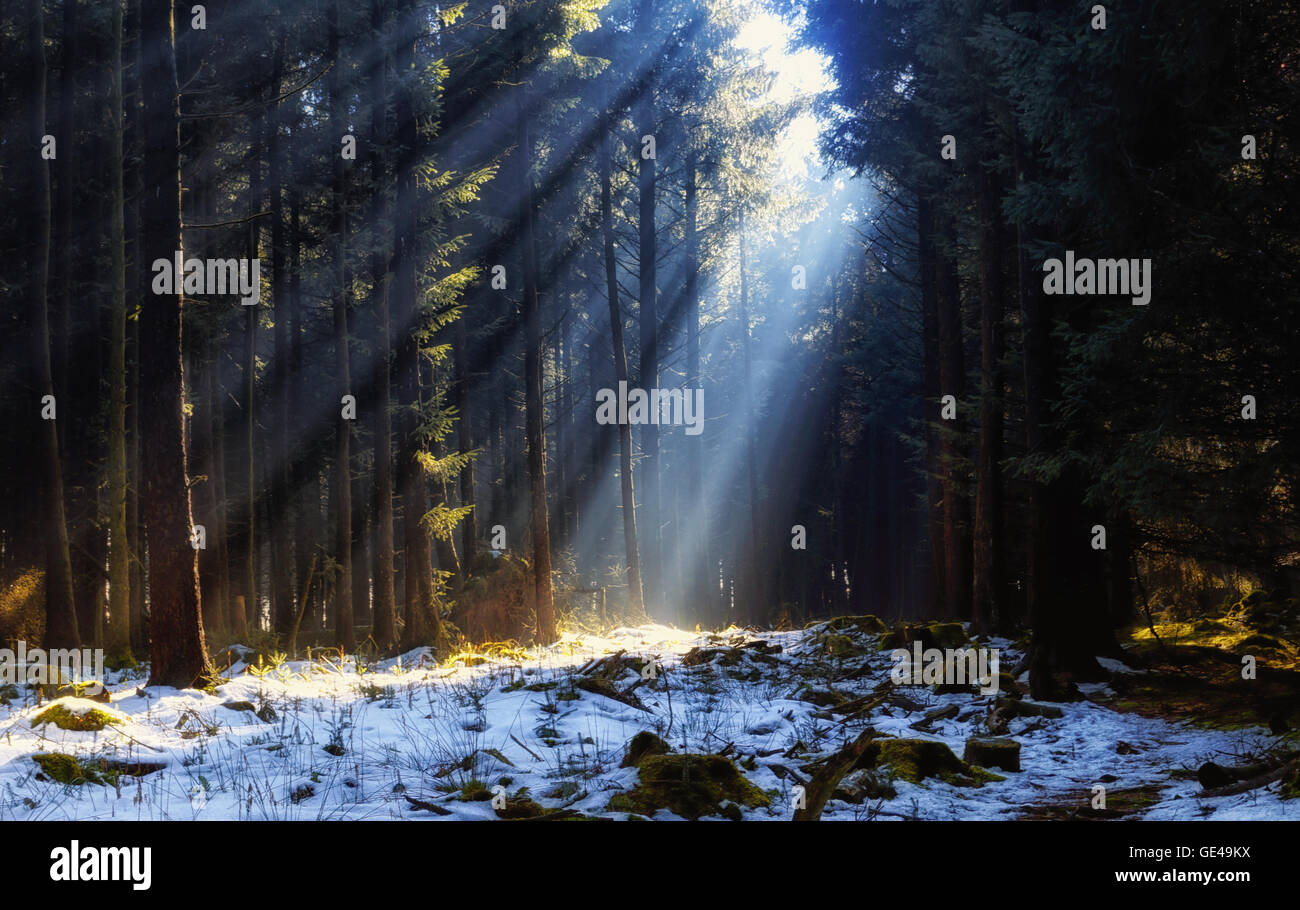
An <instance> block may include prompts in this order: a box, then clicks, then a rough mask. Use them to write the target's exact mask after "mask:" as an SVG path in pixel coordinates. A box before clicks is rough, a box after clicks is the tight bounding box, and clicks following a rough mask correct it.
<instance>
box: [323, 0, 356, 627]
mask: <svg viewBox="0 0 1300 910" xmlns="http://www.w3.org/2000/svg"><path fill="white" fill-rule="evenodd" d="M329 58H330V61H331V63H332V64H333V65H332V66H331V67H330V75H329V124H330V126H331V128H332V129H333V131H334V133H335V137H332V138H334V139H335V143H337V142H338V141H340V140H341V139H342V137H343V133H344V131H345V129H346V120H347V118H346V116H345V111H346V102H345V100H344V98H343V79H342V69H343V65H342V61H341V59H340V55H339V4H338V0H334V2H333V3H331V4H330V8H329ZM335 143H330V144H331V145H334V144H335ZM333 155H334V186H333V189H332V192H331V196H332V202H333V212H332V216H331V225H330V238H331V251H330V253H331V256H330V258H331V260H332V262H333V266H334V274H333V278H334V306H333V310H334V379H335V382H336V383H337V385H336V386H335V388H336V393H337V394H336V396H335V397H336V399H337V404H336V407H337V408H338V409H339V410H338V413H339V415H340V416H339V418H338V420H337V423H336V426H335V442H334V520H335V527H334V547H335V553H337V556H336V557H335V558H336V559H337V560H338V564H339V574H338V578H337V579H336V581H335V585H334V634H335V637H336V641H337V643H338V644H339V646H340V647H342V648H343V649H344V650H345V651H352V650H355V648H356V633H355V631H354V629H353V617H352V465H351V438H352V422H351V420H349V419H347V418H344V417H343V416H342V413H343V398H344V396H347V395H351V393H352V373H351V366H350V362H349V358H348V292H347V238H346V236H345V234H346V232H347V219H346V215H345V211H344V192H345V186H344V173H343V155H342V154H341V153H340V151H339V149H338V148H335V149H334V151H333Z"/></svg>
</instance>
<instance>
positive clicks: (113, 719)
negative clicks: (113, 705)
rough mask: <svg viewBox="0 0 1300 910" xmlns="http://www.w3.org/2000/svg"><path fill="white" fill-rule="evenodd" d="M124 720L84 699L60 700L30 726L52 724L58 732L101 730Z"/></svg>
mask: <svg viewBox="0 0 1300 910" xmlns="http://www.w3.org/2000/svg"><path fill="white" fill-rule="evenodd" d="M125 722H126V718H125V717H123V716H121V715H120V714H117V713H115V712H112V711H105V710H103V709H102V708H100V707H98V706H97V705H96V704H95V703H94V702H92V701H90V700H89V699H85V698H60V699H59V700H58V701H56V702H54V703H53V704H51V705H50V706H49V707H48V708H46V709H45V710H44V711H42V712H40V713H39V714H37V715H36V716H35V717H33V718H32V726H33V727H39V726H41V725H43V724H54V726H56V727H58V728H59V729H60V730H80V731H87V730H92V731H93V730H102V729H104V728H105V727H108V726H111V725H113V724H120V723H125Z"/></svg>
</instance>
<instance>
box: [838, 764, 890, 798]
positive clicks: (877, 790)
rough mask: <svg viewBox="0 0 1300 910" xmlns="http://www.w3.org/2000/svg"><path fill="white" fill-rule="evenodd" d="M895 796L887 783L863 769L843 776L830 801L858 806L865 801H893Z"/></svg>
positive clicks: (872, 772)
mask: <svg viewBox="0 0 1300 910" xmlns="http://www.w3.org/2000/svg"><path fill="white" fill-rule="evenodd" d="M897 795H898V792H897V791H896V790H895V789H894V788H893V787H892V786H891V785H890V783H889V781H887V780H882V779H881V777H880V775H878V774H877V773H876V772H874V771H871V770H869V769H866V768H863V769H859V770H857V771H850V772H849V773H848V774H846V775H844V777H843V778H841V779H840V782H839V784H838V785H837V786H836V787H835V791H834V792H833V793H832V794H831V799H840V800H843V801H844V802H846V803H853V804H854V805H860V804H862V803H864V802H866V801H867V800H877V799H893V798H894V797H895V796H897Z"/></svg>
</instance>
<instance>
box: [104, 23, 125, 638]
mask: <svg viewBox="0 0 1300 910" xmlns="http://www.w3.org/2000/svg"><path fill="white" fill-rule="evenodd" d="M112 31H113V39H112V41H113V46H112V48H111V51H110V59H111V63H110V67H111V69H110V73H109V78H110V84H109V104H110V111H109V118H110V121H111V124H112V128H111V130H110V133H109V166H108V178H109V195H110V203H109V204H110V209H111V210H110V214H109V255H110V258H111V262H110V266H109V269H110V273H111V274H110V276H109V280H110V283H111V294H112V320H111V332H110V335H109V368H108V382H109V408H108V527H109V544H110V550H109V554H108V617H109V622H108V636H107V638H106V640H105V643H104V644H105V647H106V648H107V650H108V651H109V652H110V653H112V654H114V655H115V656H116V655H119V654H122V653H123V652H125V655H126V656H129V655H130V651H131V588H130V577H131V550H130V545H129V543H128V535H127V529H126V490H127V483H126V479H127V474H126V223H125V222H126V191H125V187H124V185H123V182H124V176H123V169H124V166H125V165H124V162H123V132H124V129H125V123H124V120H123V117H124V113H123V110H122V4H121V3H120V2H116V0H115V2H114V3H113V12H112Z"/></svg>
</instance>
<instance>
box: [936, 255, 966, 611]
mask: <svg viewBox="0 0 1300 910" xmlns="http://www.w3.org/2000/svg"><path fill="white" fill-rule="evenodd" d="M952 255H953V256H955V255H956V253H955V252H954V253H953V254H952ZM939 378H940V383H941V386H942V388H941V393H942V394H943V395H952V396H953V397H954V398H955V399H956V400H958V401H960V400H961V398H962V395H963V394H964V392H965V385H966V383H965V379H966V376H965V367H964V365H963V359H962V324H961V293H960V284H959V280H958V274H957V263H956V260H955V259H954V258H951V257H950V256H948V255H946V254H941V255H940V256H939ZM961 437H962V434H961V432H960V431H959V430H958V429H957V422H956V421H945V422H944V423H943V425H942V432H941V441H940V453H941V454H940V459H941V468H942V471H943V567H944V582H943V589H944V601H943V612H944V615H946V616H949V617H953V618H959V619H966V618H967V617H968V616H969V615H970V522H969V513H970V503H969V500H968V499H967V498H966V494H965V492H964V491H963V490H962V489H961V482H962V470H961V446H960V440H961Z"/></svg>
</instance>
